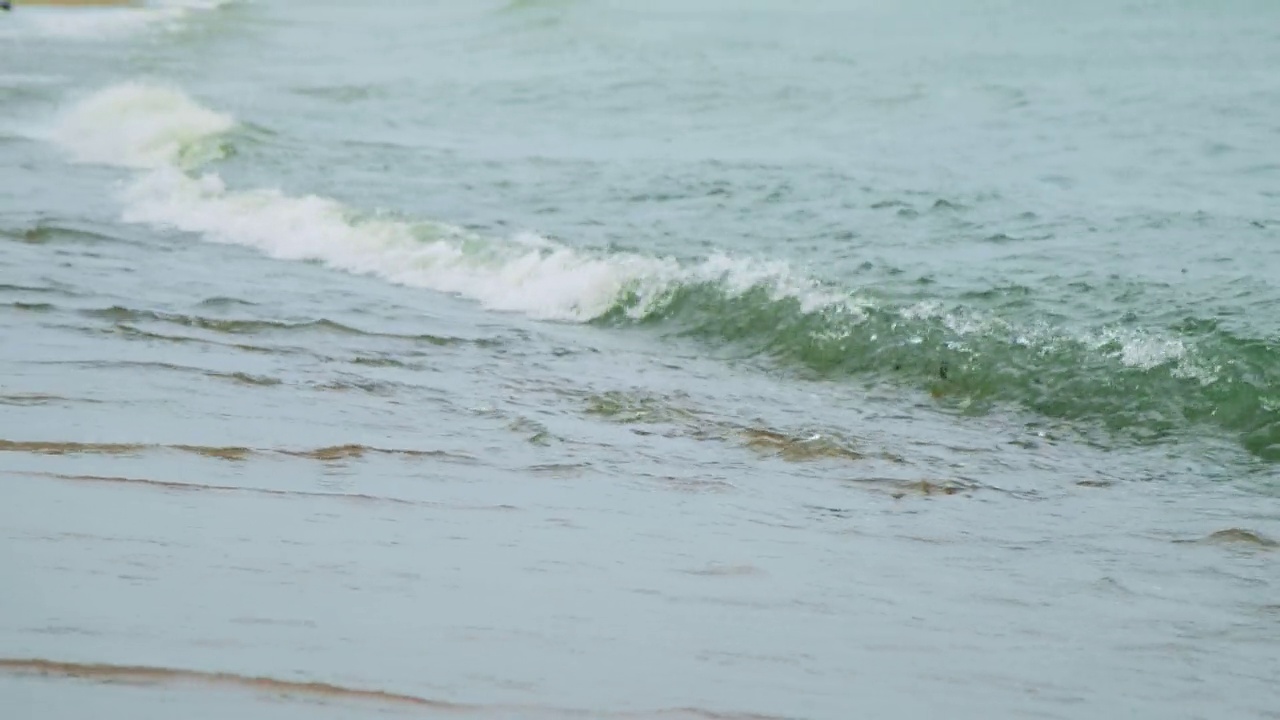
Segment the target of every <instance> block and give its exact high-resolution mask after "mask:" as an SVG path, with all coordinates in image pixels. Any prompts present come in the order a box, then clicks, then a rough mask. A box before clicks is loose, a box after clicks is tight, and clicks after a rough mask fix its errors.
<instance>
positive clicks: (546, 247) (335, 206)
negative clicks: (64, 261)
mask: <svg viewBox="0 0 1280 720" xmlns="http://www.w3.org/2000/svg"><path fill="white" fill-rule="evenodd" d="M233 127H234V121H233V120H232V119H231V118H230V117H229V116H227V115H223V114H220V113H217V112H214V111H212V110H209V109H207V108H205V107H203V106H201V105H200V104H198V103H197V102H195V101H194V100H192V99H191V98H190V97H188V96H187V95H186V94H185V93H183V92H181V91H180V90H177V89H174V88H170V87H164V86H158V85H151V84H142V83H128V84H123V85H116V86H112V87H109V88H106V89H104V90H102V91H100V92H98V93H96V94H94V95H92V96H90V97H88V98H85V99H84V100H82V101H80V102H79V103H78V104H76V105H75V106H73V107H71V108H70V109H69V110H68V111H67V112H66V113H64V115H63V116H62V118H61V119H60V120H59V122H58V123H57V124H56V125H55V127H54V130H53V132H52V135H51V139H52V140H54V141H55V142H57V143H58V144H60V145H61V146H63V147H64V148H65V149H66V150H67V151H69V152H70V153H71V155H72V156H73V157H74V158H75V159H77V160H80V161H83V162H93V163H103V164H110V165H117V166H122V167H128V168H134V169H137V170H138V171H139V172H138V173H137V175H136V176H135V177H134V179H133V180H132V181H131V182H130V183H129V184H128V186H127V188H126V189H125V191H124V192H123V195H122V197H123V200H124V202H125V209H124V217H125V219H126V220H127V221H129V222H137V223H146V224H150V225H154V226H161V227H170V228H176V229H179V230H183V231H187V232H192V233H198V234H200V235H201V236H202V237H204V238H206V239H208V240H211V241H215V242H221V243H232V244H238V245H244V246H248V247H252V248H256V249H258V250H259V251H261V252H263V253H265V254H267V255H270V256H272V257H276V258H281V259H289V260H312V261H319V262H321V263H323V264H325V265H328V266H329V267H332V268H335V269H340V270H344V271H347V272H351V273H357V274H369V275H374V276H378V277H381V278H383V279H385V280H388V281H390V282H394V283H398V284H403V285H410V286H415V287H423V288H430V289H432V290H436V291H440V292H448V293H456V294H458V295H461V296H464V297H467V298H471V299H473V300H475V301H477V302H479V303H481V304H482V305H484V306H485V307H487V308H490V309H495V310H504V311H514V312H520V313H524V314H526V315H529V316H531V317H535V318H539V319H555V320H570V321H585V320H590V319H592V318H596V317H599V316H600V315H602V314H603V313H605V312H608V311H609V310H610V309H612V308H614V307H615V306H617V305H618V303H619V301H620V300H621V299H622V298H624V297H626V298H629V300H630V303H629V305H628V312H629V313H630V314H631V315H633V316H637V317H639V316H643V315H645V314H646V313H647V312H649V311H650V310H651V309H652V308H653V307H654V306H655V305H656V304H657V303H659V302H661V301H662V300H663V299H664V298H665V297H667V296H668V295H669V293H670V291H671V290H672V289H674V288H676V287H678V286H680V285H682V284H686V283H691V282H694V283H715V284H716V285H717V287H718V288H719V289H720V290H721V291H722V292H724V293H726V294H729V295H735V294H740V293H743V292H746V291H748V290H752V289H755V288H764V289H766V290H767V291H768V293H769V295H770V296H771V297H772V298H774V299H781V298H795V299H796V300H797V301H798V302H799V303H800V304H801V307H802V308H803V309H804V310H805V311H813V310H817V309H821V308H826V307H837V306H838V307H843V308H847V309H849V310H853V311H857V308H855V307H854V306H853V305H852V304H850V303H849V298H848V297H847V296H846V295H843V294H839V293H831V292H828V291H824V290H822V289H821V288H820V287H818V286H817V285H816V283H814V282H812V281H811V280H808V279H807V278H804V277H803V276H800V275H797V274H795V273H793V272H792V271H791V269H790V268H789V267H788V266H787V265H786V264H785V263H779V262H770V263H758V262H754V261H750V260H739V259H733V258H729V257H727V256H723V255H721V256H716V257H712V258H710V259H708V260H707V261H705V262H702V263H698V264H695V265H691V266H683V265H681V264H680V263H679V262H677V261H676V260H674V259H672V258H658V257H652V256H646V255H640V254H634V253H609V254H598V255H596V254H589V253H584V252H581V251H578V250H575V249H573V248H570V247H568V246H565V245H562V244H560V243H556V242H554V241H552V240H549V239H547V238H544V237H541V236H538V235H534V234H528V233H525V234H520V235H516V236H515V237H512V238H509V239H506V240H496V239H490V238H482V237H477V236H475V235H472V234H469V233H467V232H465V231H463V230H461V229H459V228H454V227H450V226H448V225H443V224H439V223H431V222H410V221H403V220H389V219H382V218H371V217H362V216H361V214H360V213H357V212H355V211H353V210H352V209H350V208H347V207H345V206H343V205H342V204H341V203H338V202H337V201H335V200H332V199H328V198H323V197H317V196H313V195H309V196H304V197H293V196H289V195H285V194H284V193H281V192H279V191H278V190H274V189H255V190H233V189H230V188H228V187H227V186H226V183H225V182H224V181H223V180H222V178H221V177H219V176H218V175H217V174H215V173H211V172H204V173H200V174H196V169H197V166H198V165H199V164H200V162H201V161H205V160H208V159H210V149H211V148H216V141H217V139H218V136H219V135H221V134H224V133H226V132H228V131H229V130H231V129H232V128H233Z"/></svg>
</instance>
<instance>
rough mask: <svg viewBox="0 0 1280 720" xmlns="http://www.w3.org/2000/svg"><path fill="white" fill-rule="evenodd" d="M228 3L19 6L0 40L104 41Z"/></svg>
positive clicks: (159, 0)
mask: <svg viewBox="0 0 1280 720" xmlns="http://www.w3.org/2000/svg"><path fill="white" fill-rule="evenodd" d="M229 2H230V0H153V1H152V2H148V3H146V4H137V5H126V6H123V7H56V6H55V7H42V6H40V5H38V4H31V5H27V4H20V5H19V8H18V9H19V10H20V12H13V13H12V16H11V17H6V18H5V22H3V23H0V38H8V39H14V40H23V39H30V38H39V39H57V40H83V41H104V40H115V39H119V38H121V37H127V36H130V35H134V34H136V33H139V32H143V31H146V30H148V29H150V28H156V27H159V28H169V29H172V28H175V27H180V26H181V25H182V22H183V21H184V20H185V19H187V18H188V17H189V16H190V15H191V14H192V13H196V12H208V11H210V10H216V9H217V8H219V7H222V6H223V5H226V4H228V3H229Z"/></svg>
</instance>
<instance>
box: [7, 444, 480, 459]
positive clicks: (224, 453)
mask: <svg viewBox="0 0 1280 720" xmlns="http://www.w3.org/2000/svg"><path fill="white" fill-rule="evenodd" d="M157 450H177V451H179V452H185V453H191V454H193V455H201V456H203V457H209V458H216V459H219V460H230V461H242V460H247V459H248V458H250V457H251V456H254V455H269V454H277V455H289V456H292V457H302V458H310V459H312V460H322V461H335V460H348V459H353V458H360V457H364V456H365V455H369V454H377V455H398V456H401V457H411V458H438V459H445V460H451V461H456V462H475V461H476V459H475V458H474V457H472V456H471V455H466V454H463V453H451V452H446V451H443V450H404V449H389V448H376V447H369V446H367V445H359V444H354V443H353V444H348V445H332V446H329V447H322V448H316V449H313V450H279V449H258V448H249V447H239V446H206V445H149V444H143V443H82V442H54V441H15V440H0V452H26V453H34V454H38V455H82V454H83V455H136V454H139V453H143V452H150V451H157Z"/></svg>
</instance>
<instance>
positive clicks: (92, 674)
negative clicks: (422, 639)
mask: <svg viewBox="0 0 1280 720" xmlns="http://www.w3.org/2000/svg"><path fill="white" fill-rule="evenodd" d="M0 672H4V673H10V674H19V675H40V676H45V677H62V678H74V679H79V680H92V681H97V682H103V683H135V684H140V685H182V684H185V685H206V686H213V687H222V688H230V689H238V690H249V691H254V692H260V693H266V694H269V695H272V696H275V697H280V696H284V697H290V696H292V697H298V698H309V699H312V700H317V699H319V700H323V699H334V700H353V701H363V702H373V703H378V704H382V705H397V706H409V707H416V708H421V709H422V710H424V711H431V712H432V713H440V712H447V713H450V714H457V715H481V714H492V713H503V714H508V713H513V712H520V711H522V710H524V711H536V712H543V711H545V710H546V709H545V708H522V707H519V706H482V705H466V704H461V703H453V702H448V701H445V700H433V699H430V698H425V697H420V696H417V695H409V694H406V693H397V692H390V691H387V690H371V689H367V688H353V687H346V686H343V685H334V684H331V683H325V682H315V681H311V682H307V681H301V680H283V679H280V678H272V677H263V676H254V675H240V674H237V673H230V672H208V671H202V670H187V669H182V668H167V667H149V666H143V665H111V664H106V663H74V662H60V661H57V660H46V659H43V658H0ZM556 712H557V714H559V715H562V716H564V717H611V718H644V717H651V718H659V717H669V718H698V719H700V720H782V719H781V718H778V717H776V716H772V715H759V714H754V713H747V714H742V713H719V712H714V711H710V710H702V709H697V708H672V709H664V710H656V711H653V712H605V713H600V712H588V711H582V710H572V709H563V710H557V711H556Z"/></svg>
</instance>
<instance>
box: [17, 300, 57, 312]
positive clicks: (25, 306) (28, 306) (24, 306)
mask: <svg viewBox="0 0 1280 720" xmlns="http://www.w3.org/2000/svg"><path fill="white" fill-rule="evenodd" d="M8 306H9V307H11V308H13V309H14V310H17V311H19V312H30V313H47V312H53V311H54V310H57V309H58V307H57V306H56V305H51V304H49V303H24V302H12V303H9V305H8Z"/></svg>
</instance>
